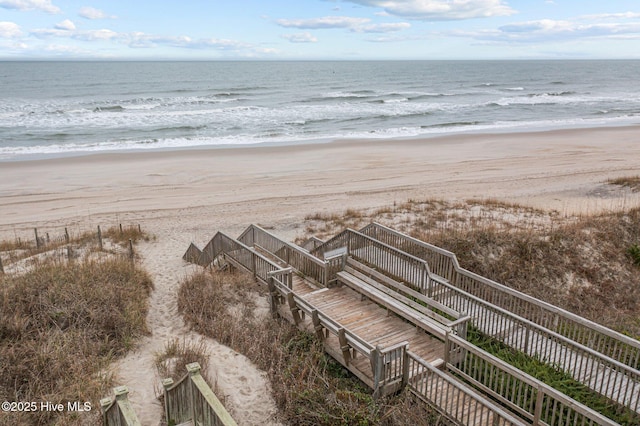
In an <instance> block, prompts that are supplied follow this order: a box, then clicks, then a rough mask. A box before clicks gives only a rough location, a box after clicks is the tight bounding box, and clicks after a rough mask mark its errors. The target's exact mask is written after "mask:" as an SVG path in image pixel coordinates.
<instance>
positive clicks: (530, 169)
mask: <svg viewBox="0 0 640 426" xmlns="http://www.w3.org/2000/svg"><path fill="white" fill-rule="evenodd" d="M639 138H640V127H616V128H597V129H577V130H555V131H548V132H532V133H508V134H474V135H467V134H464V135H453V136H447V137H437V138H429V139H419V140H384V141H379V140H367V141H336V142H332V143H323V144H308V145H300V146H272V147H247V148H233V149H231V148H229V149H227V148H220V149H203V150H181V151H163V152H132V153H118V154H97V155H90V156H78V157H68V158H59V159H46V160H35V161H19V162H3V163H0V237H2V238H14V237H15V236H26V237H30V236H31V235H32V232H33V231H32V229H33V227H38V228H43V229H44V228H47V229H59V228H60V227H65V226H77V227H93V226H95V225H99V224H116V223H127V224H133V223H135V224H138V223H139V224H141V226H142V227H143V228H144V229H145V230H146V231H148V232H150V233H151V234H153V235H154V236H156V239H155V241H152V242H148V243H143V244H142V246H141V247H140V254H141V256H142V262H143V265H144V266H145V267H146V268H147V269H148V270H149V272H150V273H151V274H152V276H153V277H154V281H155V285H156V290H155V291H154V294H153V295H152V297H151V302H150V304H151V309H150V314H149V318H148V321H149V324H150V328H151V329H152V335H151V336H150V337H148V338H145V339H143V341H142V342H141V343H140V345H139V347H138V349H137V350H136V352H134V353H133V354H132V355H130V356H129V357H127V358H125V359H123V360H121V362H119V363H118V365H116V366H115V367H114V368H115V369H116V370H117V372H118V374H119V377H120V378H121V382H122V384H126V385H128V386H129V387H130V389H131V400H132V402H133V403H134V407H135V408H136V411H137V412H138V415H139V416H140V418H141V420H142V422H143V424H149V425H151V424H157V423H158V421H159V418H160V417H159V416H160V406H159V405H158V403H157V402H155V398H154V393H155V390H156V389H157V386H158V383H157V381H154V376H153V374H154V373H153V366H152V362H151V361H152V358H153V354H154V353H156V352H157V351H159V350H161V349H162V346H163V345H164V343H165V342H166V341H167V340H169V339H171V338H182V337H184V336H186V338H188V339H198V338H199V337H198V336H197V335H195V334H193V333H191V332H188V330H186V327H185V325H184V324H183V322H182V320H181V318H180V317H179V315H178V314H177V305H176V301H175V294H176V291H177V286H178V284H179V281H180V280H181V279H182V278H183V277H184V276H185V275H187V274H188V273H189V271H190V268H192V266H189V265H186V264H185V263H184V262H183V261H182V260H181V259H180V257H181V256H182V254H183V252H184V250H185V249H186V248H187V246H188V244H189V243H190V242H192V241H193V242H195V243H196V244H198V245H199V246H202V245H204V244H205V243H206V242H207V241H208V240H209V239H210V238H211V237H212V236H213V234H214V233H215V232H216V231H217V230H224V231H225V232H228V233H229V234H230V235H237V234H238V233H239V232H240V231H241V230H243V229H244V228H245V227H246V226H247V225H249V224H251V223H260V224H263V225H268V226H270V227H273V228H274V229H275V231H274V232H276V233H277V234H278V235H281V236H283V237H286V238H290V239H293V238H294V237H296V236H298V235H300V234H302V230H303V228H302V227H299V224H300V223H301V222H302V221H303V219H304V217H305V216H307V215H310V214H314V213H318V212H338V213H339V212H341V211H344V210H345V209H347V208H356V209H357V208H371V207H381V206H388V205H392V204H393V203H394V202H404V201H406V200H408V199H418V200H419V199H426V198H436V199H447V200H464V199H469V198H495V199H499V200H503V201H509V202H515V203H519V204H523V205H527V206H533V207H538V208H542V209H546V210H557V211H559V212H560V213H566V214H574V213H584V214H588V213H594V212H598V211H603V210H617V209H621V208H625V207H631V206H637V205H639V204H640V195H639V194H638V193H635V194H633V193H631V192H623V191H613V190H612V189H611V187H610V186H609V185H606V184H605V182H606V180H607V179H610V178H615V177H620V176H631V175H638V174H639V173H640V143H638V141H639ZM207 345H209V349H210V352H211V354H212V355H211V365H212V366H214V368H213V370H214V371H213V373H214V375H215V376H216V377H215V378H214V379H215V380H216V381H217V384H218V386H219V388H220V389H221V390H222V392H224V393H225V395H226V396H227V401H228V402H229V404H230V406H231V408H230V410H231V411H232V413H233V414H234V415H236V416H237V417H238V421H239V423H241V424H255V423H256V421H260V420H261V419H265V418H269V417H270V416H272V414H273V412H274V407H273V402H272V401H271V400H270V398H269V395H268V391H267V390H268V383H267V382H266V381H265V380H266V379H265V376H264V374H262V373H261V372H259V371H256V370H255V368H254V367H252V366H251V365H250V363H249V362H248V361H247V360H246V359H244V357H242V356H241V355H238V354H235V353H233V352H232V351H230V350H229V349H228V348H225V347H222V346H220V345H219V344H217V343H216V342H213V341H208V343H207ZM156 379H157V378H156ZM247 381H249V382H250V385H249V386H246V385H245V386H242V387H240V386H237V384H238V383H243V382H247ZM240 388H242V389H252V391H251V392H249V393H246V394H241V393H239V392H238V391H237V390H236V389H240ZM247 406H251V407H253V410H252V411H251V412H250V413H249V412H247V410H239V409H238V408H242V407H247Z"/></svg>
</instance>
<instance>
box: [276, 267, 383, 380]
mask: <svg viewBox="0 0 640 426" xmlns="http://www.w3.org/2000/svg"><path fill="white" fill-rule="evenodd" d="M284 276H286V271H275V272H273V273H272V274H271V276H270V280H269V294H270V299H271V301H272V302H271V309H272V313H273V314H276V313H277V311H278V306H279V305H283V304H285V303H286V304H287V306H288V309H289V311H290V312H291V316H292V318H293V322H294V323H295V324H296V325H297V326H299V327H301V328H305V327H306V326H305V324H304V321H305V320H307V321H311V326H312V328H313V330H315V334H316V336H317V337H318V339H320V340H321V341H322V342H326V340H327V339H328V338H329V336H330V335H331V336H333V337H337V339H338V342H339V346H340V350H339V351H336V350H335V349H334V348H333V347H332V346H330V345H326V344H325V345H324V346H325V350H326V351H327V352H329V354H330V355H331V356H333V357H334V358H335V359H336V360H342V363H343V364H344V365H345V366H346V367H347V368H348V369H349V370H350V371H351V372H352V373H354V374H355V375H356V376H357V377H358V378H360V379H361V380H362V381H363V382H364V383H366V384H367V385H369V386H370V387H371V388H373V389H377V388H378V387H379V386H380V383H377V382H376V381H375V380H373V381H372V379H371V377H369V376H368V375H366V374H364V372H362V371H360V370H358V369H356V368H354V367H352V366H351V360H352V359H354V358H355V357H356V356H357V355H356V354H359V355H360V356H362V357H365V358H366V359H368V360H369V362H370V363H371V368H375V365H374V364H373V361H372V359H373V355H372V353H373V352H374V351H375V349H376V348H374V347H373V346H372V345H370V344H369V343H367V342H366V341H365V340H363V339H361V338H360V337H359V336H357V335H356V334H355V333H352V332H351V331H349V330H348V329H347V328H345V327H343V326H342V325H340V324H339V323H337V322H336V321H334V320H333V319H332V318H331V317H330V316H328V315H326V314H325V313H324V312H322V310H320V309H317V308H316V307H315V306H313V305H312V304H310V303H309V302H307V301H306V300H305V299H304V298H302V297H300V296H299V295H298V294H296V293H295V292H294V291H293V290H292V289H291V287H290V286H288V285H287V282H286V279H283V277H284Z"/></svg>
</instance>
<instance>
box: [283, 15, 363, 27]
mask: <svg viewBox="0 0 640 426" xmlns="http://www.w3.org/2000/svg"><path fill="white" fill-rule="evenodd" d="M369 22H371V20H370V19H368V18H351V17H349V16H325V17H322V18H311V19H278V20H277V21H276V23H277V24H278V25H280V26H281V27H285V28H300V29H308V30H317V29H330V28H354V27H356V26H358V25H363V24H367V23H369Z"/></svg>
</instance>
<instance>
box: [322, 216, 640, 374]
mask: <svg viewBox="0 0 640 426" xmlns="http://www.w3.org/2000/svg"><path fill="white" fill-rule="evenodd" d="M362 232H363V233H367V232H370V233H374V232H375V233H376V236H377V237H378V232H383V233H387V234H389V235H392V236H395V237H397V238H398V239H400V240H401V241H402V242H403V243H404V244H409V245H413V246H414V247H421V248H423V249H427V250H430V251H434V252H437V253H438V254H440V255H442V256H445V257H447V258H448V259H449V260H450V262H451V267H452V268H453V272H454V273H455V274H459V275H460V276H462V277H466V278H468V279H471V280H472V281H476V282H479V283H481V284H482V285H483V286H484V287H485V288H492V289H494V290H497V291H498V292H500V293H501V294H507V295H509V296H510V297H513V298H515V299H518V300H523V301H525V302H527V303H529V304H531V305H533V306H537V307H538V308H540V309H542V310H543V311H546V312H549V313H551V314H554V315H557V316H558V317H561V318H563V319H566V320H568V321H570V323H571V326H567V327H562V326H558V327H556V330H557V331H561V332H562V331H565V329H566V331H567V334H569V331H571V330H570V329H571V328H572V327H573V328H575V327H578V328H580V327H583V328H585V329H588V330H591V331H593V332H595V333H598V334H601V335H603V336H606V337H607V338H610V339H613V340H614V341H618V342H620V343H621V344H623V345H628V346H630V347H632V348H634V350H635V352H636V353H635V356H633V355H631V354H629V353H627V352H625V351H624V350H623V349H620V350H618V351H615V350H611V351H607V353H604V352H602V353H604V354H605V355H606V356H608V357H610V358H614V359H616V360H617V361H619V362H622V363H623V364H626V365H629V366H631V367H634V368H636V367H635V366H637V365H638V364H639V363H640V341H639V340H637V339H633V338H631V337H629V336H625V335H624V334H621V333H618V332H616V331H614V330H611V329H609V328H607V327H605V326H603V325H601V324H598V323H596V322H593V321H590V320H587V319H584V318H582V317H581V316H579V315H576V314H574V313H572V312H569V311H567V310H565V309H562V308H559V307H557V306H554V305H552V304H550V303H548V302H545V301H543V300H540V299H537V298H535V297H533V296H529V295H527V294H525V293H522V292H520V291H518V290H515V289H512V288H510V287H507V286H505V285H504V284H500V283H498V282H496V281H493V280H490V279H488V278H486V277H483V276H481V275H478V274H476V273H474V272H471V271H469V270H467V269H464V268H462V267H460V264H459V263H458V259H457V257H456V255H455V254H454V253H452V252H450V251H447V250H444V249H442V248H440V247H437V246H434V245H432V244H429V243H426V242H424V241H421V240H418V239H416V238H413V237H411V236H409V235H406V234H403V233H401V232H398V231H396V230H394V229H391V228H389V227H387V226H384V225H381V224H379V223H376V222H373V223H371V224H369V225H367V226H366V227H364V228H363V229H362ZM329 241H331V240H329ZM385 241H389V239H388V238H387V239H385ZM432 278H435V279H437V278H438V277H433V276H432ZM443 278H445V279H447V280H448V281H449V282H450V283H451V284H453V285H456V286H459V285H460V284H459V283H458V282H457V281H458V280H457V279H455V276H451V277H446V276H443ZM514 308H515V306H514ZM516 313H517V314H520V313H518V312H516ZM530 319H531V318H530ZM573 334H574V335H575V334H577V333H573ZM566 337H568V338H571V337H570V336H566ZM572 340H573V339H572ZM581 340H583V341H582V342H581V343H583V344H585V345H588V346H589V347H591V348H592V349H594V350H598V346H600V344H599V343H598V342H597V341H594V342H593V344H590V339H588V338H586V339H581ZM594 340H598V339H594ZM598 351H599V350H598ZM599 352H600V351H599ZM634 363H635V366H634Z"/></svg>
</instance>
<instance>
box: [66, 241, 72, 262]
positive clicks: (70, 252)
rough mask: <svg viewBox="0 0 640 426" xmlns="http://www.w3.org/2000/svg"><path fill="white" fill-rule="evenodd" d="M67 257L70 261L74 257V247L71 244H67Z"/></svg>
mask: <svg viewBox="0 0 640 426" xmlns="http://www.w3.org/2000/svg"><path fill="white" fill-rule="evenodd" d="M67 259H68V260H69V261H71V260H72V259H73V249H72V248H71V245H70V244H69V245H68V246H67Z"/></svg>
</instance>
